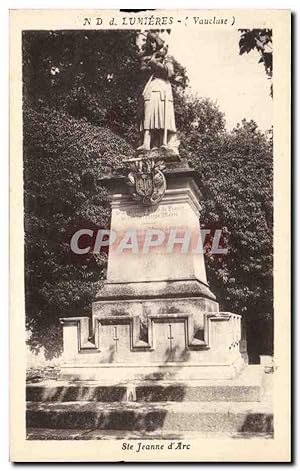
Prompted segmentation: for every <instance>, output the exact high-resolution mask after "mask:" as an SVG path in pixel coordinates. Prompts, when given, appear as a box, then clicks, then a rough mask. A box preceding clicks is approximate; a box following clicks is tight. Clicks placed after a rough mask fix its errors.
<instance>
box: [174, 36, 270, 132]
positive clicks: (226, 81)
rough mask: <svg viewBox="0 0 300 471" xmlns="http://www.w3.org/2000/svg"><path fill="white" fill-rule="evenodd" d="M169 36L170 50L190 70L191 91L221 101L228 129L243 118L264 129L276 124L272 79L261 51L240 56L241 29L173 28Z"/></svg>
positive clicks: (219, 102) (220, 105) (219, 103)
mask: <svg viewBox="0 0 300 471" xmlns="http://www.w3.org/2000/svg"><path fill="white" fill-rule="evenodd" d="M166 39H167V42H168V44H169V53H170V54H171V55H173V56H174V57H175V58H176V59H177V60H178V62H180V63H181V64H182V65H183V66H184V67H185V68H186V70H187V75H188V77H189V80H190V82H189V85H190V88H191V91H192V92H193V93H197V94H198V95H199V96H200V97H208V98H211V99H212V100H213V101H216V102H217V104H218V105H219V107H220V109H221V111H223V112H224V113H225V117H226V126H227V128H228V129H232V128H233V127H234V126H235V125H236V123H238V122H240V121H241V120H242V119H243V118H246V119H247V120H250V119H253V120H254V121H256V123H257V124H258V126H259V127H260V128H261V130H263V131H265V130H267V129H269V128H270V127H271V126H272V98H271V97H270V95H269V93H270V84H271V82H270V80H268V79H267V76H266V74H265V70H264V66H263V64H258V61H259V58H260V56H259V54H258V52H257V51H252V52H250V53H249V54H244V55H242V56H240V55H239V45H238V44H239V39H240V33H239V32H238V31H233V30H223V31H221V30H219V31H217V30H216V29H214V30H203V29H201V30H196V29H191V30H189V31H187V32H185V33H184V34H183V33H182V31H174V30H173V31H172V32H171V34H170V35H167V37H166Z"/></svg>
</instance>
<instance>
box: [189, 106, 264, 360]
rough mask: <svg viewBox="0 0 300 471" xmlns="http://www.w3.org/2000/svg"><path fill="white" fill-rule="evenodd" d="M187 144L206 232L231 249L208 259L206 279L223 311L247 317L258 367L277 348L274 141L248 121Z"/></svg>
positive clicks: (251, 354)
mask: <svg viewBox="0 0 300 471" xmlns="http://www.w3.org/2000/svg"><path fill="white" fill-rule="evenodd" d="M211 111H212V110H211ZM221 119H222V118H221V116H219V120H221ZM217 121H218V120H217ZM203 141H204V144H203ZM189 143H191V144H190V147H189V149H188V153H189V155H190V157H189V160H190V162H191V164H192V166H193V167H194V168H195V169H196V170H198V172H199V176H200V177H199V184H200V187H201V190H202V194H203V201H202V206H203V213H202V218H201V221H202V223H203V228H207V229H210V230H214V229H221V230H222V234H223V240H222V244H223V245H224V246H225V247H226V248H227V249H228V254H227V255H223V256H217V255H213V254H210V253H208V257H207V259H206V265H207V271H208V279H209V280H210V284H211V288H212V291H213V292H215V293H216V294H217V295H218V301H219V302H220V304H221V309H224V310H228V311H232V312H237V313H239V314H242V315H243V318H244V321H245V325H246V327H247V331H248V342H249V347H250V349H249V350H250V357H251V360H253V361H257V359H258V355H259V354H263V353H264V354H271V353H272V348H273V304H272V299H273V284H272V283H273V282H272V268H273V257H272V247H273V236H272V234H273V204H272V182H273V167H272V164H273V161H272V155H273V154H272V151H273V149H272V139H271V138H270V137H269V136H268V135H267V134H264V133H262V132H260V131H259V129H258V128H257V125H256V123H255V122H253V121H250V122H247V121H245V120H244V121H243V122H242V123H241V124H240V125H238V126H237V127H236V128H235V129H233V131H231V132H224V130H222V129H221V130H220V131H219V133H218V134H217V133H215V138H214V139H213V140H209V139H208V140H207V139H205V135H203V134H202V133H201V132H200V133H195V136H194V137H192V138H191V140H190V141H189ZM199 151H200V152H199ZM263 324H264V329H260V328H261V327H262V325H263ZM266 325H267V328H266ZM261 330H263V332H264V339H263V342H258V341H257V338H255V337H257V336H258V334H259V333H260V332H261Z"/></svg>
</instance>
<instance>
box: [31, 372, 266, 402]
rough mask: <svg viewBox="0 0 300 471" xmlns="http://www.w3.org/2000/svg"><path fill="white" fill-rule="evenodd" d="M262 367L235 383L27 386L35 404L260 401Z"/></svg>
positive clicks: (144, 382) (59, 384)
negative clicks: (55, 402)
mask: <svg viewBox="0 0 300 471" xmlns="http://www.w3.org/2000/svg"><path fill="white" fill-rule="evenodd" d="M265 377H266V375H264V373H263V370H262V368H260V367H257V366H251V367H249V366H248V367H247V368H246V369H245V370H244V372H243V373H242V374H241V375H240V376H238V377H237V378H235V379H233V380H198V381H195V380H188V381H185V382H180V381H166V380H165V381H162V380H156V381H135V382H131V383H124V382H115V384H114V383H112V382H110V383H105V382H104V381H103V380H102V381H80V382H76V381H66V380H65V381H55V380H53V381H51V380H48V381H44V382H42V383H36V384H28V385H27V388H26V400H27V401H31V402H33V401H35V402H50V401H57V402H69V401H96V402H118V401H119V402H124V401H125V402H127V401H129V402H130V401H137V402H163V401H175V402H190V401H192V402H198V401H199V402H202V401H205V402H210V401H213V402H218V401H228V402H252V401H253V402H257V401H260V400H261V399H262V396H263V393H264V384H263V383H264V381H265Z"/></svg>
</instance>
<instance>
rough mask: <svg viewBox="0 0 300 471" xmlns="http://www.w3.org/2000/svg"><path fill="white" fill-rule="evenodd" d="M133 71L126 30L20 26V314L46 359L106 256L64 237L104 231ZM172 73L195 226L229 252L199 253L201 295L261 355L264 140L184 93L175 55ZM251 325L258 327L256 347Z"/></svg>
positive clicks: (125, 144)
mask: <svg viewBox="0 0 300 471" xmlns="http://www.w3.org/2000/svg"><path fill="white" fill-rule="evenodd" d="M137 67H138V64H137V61H136V56H135V53H134V32H132V31H124V32H120V31H101V32H98V31H88V32H87V31H82V32H81V31H76V32H75V31H61V32H56V31H53V32H47V31H42V32H41V31H40V32H26V33H23V78H24V98H25V99H24V109H23V113H24V114H23V118H24V133H23V135H24V188H25V193H24V203H25V257H26V264H25V270H26V273H25V281H26V318H27V326H28V328H30V330H31V332H32V336H31V338H30V345H31V348H33V349H36V350H38V349H39V348H40V346H41V345H43V346H45V348H46V354H48V355H49V356H53V355H54V354H56V353H58V351H59V348H60V347H61V339H60V337H59V335H61V329H60V327H59V322H58V318H59V317H63V316H67V315H84V314H88V313H90V309H91V302H92V300H93V297H94V295H95V292H96V290H97V289H98V287H99V284H100V283H101V280H103V279H104V278H105V269H106V256H105V254H101V256H95V255H93V254H87V256H86V257H85V258H83V257H82V256H80V257H79V258H78V257H76V256H74V254H72V253H71V252H70V238H71V236H72V235H73V233H74V232H75V231H76V230H77V229H79V228H82V227H84V228H88V227H90V228H92V229H94V228H98V227H101V228H105V227H108V226H109V218H110V209H109V204H108V200H109V194H108V191H107V189H105V188H104V187H103V186H102V184H101V178H102V177H103V175H104V174H107V173H111V172H112V171H114V172H115V171H116V170H117V169H119V170H120V171H122V164H121V161H122V158H123V156H130V155H132V151H133V148H132V146H135V145H136V144H137V142H136V141H137V135H138V119H139V96H140V94H141V87H142V80H141V76H140V75H139V73H138V69H137ZM175 72H176V73H175V78H174V81H173V84H172V86H173V91H174V103H175V114H176V122H177V126H178V129H179V137H180V139H181V148H180V153H181V155H182V157H183V158H186V159H187V160H188V161H189V162H190V164H191V166H193V167H194V168H195V169H196V170H198V171H199V184H200V186H201V189H202V192H203V202H202V204H203V211H202V216H201V221H202V222H203V226H204V227H207V228H209V229H222V231H223V234H224V238H223V243H224V245H225V246H226V247H228V249H229V253H228V255H227V256H223V257H217V256H214V255H211V254H208V255H209V256H208V257H207V269H208V279H209V280H210V282H211V288H212V291H213V292H215V293H216V294H217V296H218V300H219V302H220V304H221V307H222V308H223V309H226V310H230V311H233V312H237V313H241V314H244V315H245V318H246V319H247V324H248V330H249V332H252V334H251V335H252V337H251V336H250V337H251V338H252V340H251V338H250V347H251V349H252V352H253V355H254V356H255V355H256V354H257V353H260V354H261V353H271V349H272V341H271V338H272V331H271V328H270V327H271V324H272V301H271V300H272V199H271V198H272V139H271V138H270V137H269V136H267V135H264V134H262V133H261V132H260V131H259V130H258V128H257V126H256V124H255V123H254V122H246V121H244V122H242V123H241V124H240V125H238V126H237V127H236V129H234V130H233V131H232V132H227V131H226V128H225V117H224V114H223V113H222V112H221V111H220V110H219V108H218V106H217V105H216V104H215V103H213V102H211V100H209V99H207V98H199V97H197V96H196V97H195V96H193V95H190V94H189V93H188V90H187V89H186V87H187V83H188V79H187V76H186V72H185V70H184V68H183V67H182V66H181V65H180V64H179V63H177V62H176V61H175ZM259 322H261V323H262V322H263V323H264V325H265V324H266V323H267V324H268V326H269V329H268V332H269V334H268V335H266V337H265V339H264V343H261V344H260V346H259V347H258V346H257V342H256V337H257V335H258V334H257V330H256V327H257V326H258V325H259ZM251 329H252V330H251ZM266 338H268V339H269V340H268V344H267V343H266ZM251 341H252V344H251Z"/></svg>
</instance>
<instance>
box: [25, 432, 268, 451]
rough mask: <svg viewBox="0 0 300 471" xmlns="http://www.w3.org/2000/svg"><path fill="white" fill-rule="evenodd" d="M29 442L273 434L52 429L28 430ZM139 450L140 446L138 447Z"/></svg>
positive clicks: (260, 436)
mask: <svg viewBox="0 0 300 471" xmlns="http://www.w3.org/2000/svg"><path fill="white" fill-rule="evenodd" d="M26 438H27V440H141V441H142V440H184V441H185V442H186V441H188V440H193V439H213V440H224V439H232V438H235V439H237V438H240V439H241V438H243V439H257V438H264V439H270V438H273V433H272V432H218V431H214V432H201V431H197V432H191V431H189V430H181V431H176V432H174V431H171V430H164V431H154V432H149V431H148V432H146V431H143V432H139V431H125V430H98V429H89V430H82V429H51V428H31V427H30V428H28V429H27V436H26ZM136 448H138V444H137V445H136Z"/></svg>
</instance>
